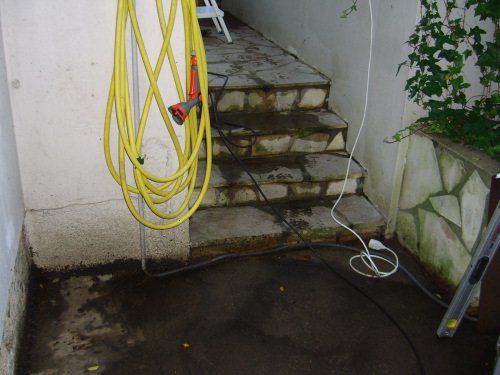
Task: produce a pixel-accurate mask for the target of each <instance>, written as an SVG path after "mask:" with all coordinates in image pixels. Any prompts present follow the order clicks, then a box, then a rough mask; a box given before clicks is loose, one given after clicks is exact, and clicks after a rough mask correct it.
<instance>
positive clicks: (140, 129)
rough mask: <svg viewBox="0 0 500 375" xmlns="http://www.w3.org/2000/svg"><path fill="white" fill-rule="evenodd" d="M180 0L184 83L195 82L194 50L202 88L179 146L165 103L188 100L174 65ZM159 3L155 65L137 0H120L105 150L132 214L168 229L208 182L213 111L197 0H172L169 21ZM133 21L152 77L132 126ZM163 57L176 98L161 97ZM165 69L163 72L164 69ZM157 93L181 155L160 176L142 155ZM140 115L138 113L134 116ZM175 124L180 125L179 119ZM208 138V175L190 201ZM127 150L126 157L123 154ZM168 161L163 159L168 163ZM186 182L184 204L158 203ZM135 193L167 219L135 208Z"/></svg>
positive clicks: (189, 209)
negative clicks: (114, 143)
mask: <svg viewBox="0 0 500 375" xmlns="http://www.w3.org/2000/svg"><path fill="white" fill-rule="evenodd" d="M178 1H180V3H181V5H182V13H183V20H184V35H185V61H186V77H185V85H184V87H185V88H186V89H187V88H189V87H190V86H191V75H190V70H191V66H190V64H191V55H192V54H195V55H196V58H197V64H198V66H197V69H198V77H199V79H198V81H199V82H198V83H199V88H200V91H201V98H202V99H203V100H202V101H201V111H200V116H199V119H198V118H197V115H196V111H195V110H193V111H192V112H191V115H188V116H187V118H186V120H185V122H184V125H182V126H184V134H185V142H184V147H181V145H180V142H179V140H178V138H177V136H176V134H175V131H174V128H173V125H172V122H171V119H170V117H169V114H168V111H167V108H166V106H168V105H169V104H173V103H177V102H184V101H185V100H186V94H185V93H184V90H183V87H182V84H181V80H180V78H179V74H178V71H177V68H176V64H175V59H174V54H173V51H172V47H171V44H170V39H171V36H172V31H173V27H174V21H175V15H176V10H177V5H178ZM156 8H157V12H158V20H159V23H160V27H161V31H162V35H163V44H162V46H161V50H160V53H159V56H158V60H157V62H156V65H155V67H154V68H153V67H152V65H151V63H150V60H149V57H148V54H147V51H146V48H145V46H144V41H143V39H142V36H141V32H140V28H139V24H138V20H137V17H136V12H135V8H134V4H133V0H118V10H117V16H116V36H115V51H114V70H113V76H112V79H111V87H110V90H109V97H108V103H107V108H106V119H105V127H104V152H105V156H106V163H107V165H108V168H109V171H110V172H111V175H112V176H113V178H114V179H115V181H116V182H117V183H118V184H120V185H121V188H122V192H123V196H124V198H125V202H126V204H127V207H128V208H129V210H130V212H131V213H132V215H133V216H134V217H135V218H136V219H137V220H138V221H139V222H141V223H142V224H144V225H146V226H148V227H150V228H153V229H168V228H173V227H175V226H177V225H179V224H181V223H183V222H184V221H186V220H187V219H188V218H189V217H190V216H191V215H192V214H193V213H194V212H195V211H196V209H197V208H198V207H199V205H200V203H201V201H202V199H203V197H204V195H205V193H206V191H207V188H208V182H209V178H210V170H211V164H212V143H211V133H210V117H209V108H208V103H207V100H206V99H207V98H208V80H207V66H206V58H205V49H204V46H203V40H202V38H201V32H200V28H199V24H198V19H197V16H196V6H195V4H194V0H171V6H170V13H169V17H168V22H167V21H166V20H165V15H164V11H163V4H162V0H156ZM128 21H130V24H131V26H132V29H133V32H134V35H135V39H136V40H137V47H138V49H139V52H140V56H141V58H142V61H143V63H144V68H145V71H146V73H147V76H148V78H149V89H148V92H147V96H146V99H145V102H144V105H143V107H142V112H141V115H140V121H139V124H138V126H137V124H136V127H135V128H134V121H133V118H132V113H133V111H132V105H131V100H130V93H131V90H130V88H129V73H128V68H127V48H126V44H125V41H126V29H127V22H128ZM165 57H167V58H168V61H169V63H170V70H171V74H172V77H173V80H174V82H175V86H176V90H177V95H178V98H173V99H172V98H169V99H168V103H165V101H164V100H163V98H162V95H161V92H160V88H159V87H158V77H159V75H160V72H161V70H162V67H163V63H164V61H165ZM163 74H165V73H163ZM153 98H154V99H155V101H156V103H157V105H158V108H159V110H160V113H161V116H162V119H163V122H164V125H165V136H166V137H169V138H170V139H171V140H172V143H173V145H174V148H175V153H176V157H177V164H178V165H177V170H176V171H175V172H174V173H173V174H172V175H170V176H157V175H155V174H153V173H151V172H149V171H148V170H147V169H146V168H145V166H144V160H143V158H142V156H141V155H142V154H141V147H142V140H143V135H144V132H145V129H146V126H147V119H148V114H149V111H150V108H151V104H152V101H153ZM113 110H114V112H115V117H116V122H117V125H118V133H119V137H118V144H119V145H118V170H117V169H116V168H115V165H114V163H113V160H112V157H111V152H110V127H111V121H112V117H113V116H112V115H113ZM136 118H137V117H136ZM174 126H179V125H177V124H175V125H174ZM203 138H205V140H206V155H207V156H206V159H207V160H206V170H205V178H204V181H203V184H202V187H201V191H200V193H199V195H198V197H197V198H196V200H195V201H194V202H193V203H192V205H191V207H188V206H189V203H190V202H191V201H192V196H193V193H194V190H195V183H196V176H197V168H198V153H199V150H200V145H201V143H202V141H203ZM125 156H126V157H125ZM166 162H167V161H166V160H165V163H166ZM127 163H130V164H131V165H132V169H133V177H134V182H135V186H131V185H130V184H129V183H128V182H127V175H126V164H127ZM186 188H187V193H186V196H185V198H184V200H183V202H182V204H181V205H180V206H179V207H177V209H175V210H173V212H163V211H162V210H160V208H159V207H158V205H159V204H162V203H165V202H167V201H169V200H170V199H171V198H172V197H174V196H175V195H177V194H179V193H181V192H183V191H184V190H185V189H186ZM131 193H132V194H136V195H137V194H139V195H140V196H141V197H142V198H141V197H138V199H143V200H144V202H145V203H146V205H147V206H148V208H149V209H150V210H151V211H152V212H153V213H154V214H155V215H157V216H158V217H160V218H162V219H164V222H163V223H161V224H156V223H152V222H151V221H149V220H147V219H145V218H144V217H143V215H141V213H140V212H139V211H140V210H138V209H136V207H135V206H134V203H133V201H132V198H131Z"/></svg>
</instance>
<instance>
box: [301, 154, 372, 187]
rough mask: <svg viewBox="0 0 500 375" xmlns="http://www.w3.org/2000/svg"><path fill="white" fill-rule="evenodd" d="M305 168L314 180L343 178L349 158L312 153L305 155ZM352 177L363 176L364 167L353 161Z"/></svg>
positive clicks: (350, 175) (351, 167)
mask: <svg viewBox="0 0 500 375" xmlns="http://www.w3.org/2000/svg"><path fill="white" fill-rule="evenodd" d="M305 159H306V162H305V165H304V167H305V170H306V172H307V173H308V174H309V175H310V176H311V179H312V180H316V181H318V180H335V179H336V180H343V179H344V178H345V172H346V169H347V164H348V161H349V159H348V158H344V157H341V156H336V155H327V154H311V155H306V156H305ZM349 177H350V178H359V177H363V169H362V168H361V167H360V166H359V165H358V164H356V163H354V162H352V163H351V166H350V170H349Z"/></svg>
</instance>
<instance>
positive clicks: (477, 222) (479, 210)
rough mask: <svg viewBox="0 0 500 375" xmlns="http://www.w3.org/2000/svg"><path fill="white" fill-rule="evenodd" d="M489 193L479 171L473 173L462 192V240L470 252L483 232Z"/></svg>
mask: <svg viewBox="0 0 500 375" xmlns="http://www.w3.org/2000/svg"><path fill="white" fill-rule="evenodd" d="M488 193H489V189H488V188H487V187H486V186H485V185H484V183H483V180H482V179H481V177H480V176H479V173H477V171H474V172H473V173H472V175H471V176H470V178H469V179H468V181H467V182H466V183H465V185H464V187H463V188H462V190H460V194H459V196H460V207H461V214H462V239H463V241H464V243H465V245H466V246H467V248H468V249H469V250H472V248H473V247H474V244H475V243H476V241H477V237H478V235H479V232H480V230H481V227H482V223H483V218H484V213H485V207H486V197H487V196H488Z"/></svg>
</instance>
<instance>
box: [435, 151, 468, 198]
mask: <svg viewBox="0 0 500 375" xmlns="http://www.w3.org/2000/svg"><path fill="white" fill-rule="evenodd" d="M438 159H439V166H440V168H441V175H442V176H443V185H444V188H445V190H446V192H448V193H449V192H450V191H452V190H453V189H454V188H455V187H456V186H457V185H458V184H460V182H462V180H463V179H464V178H465V177H466V173H465V167H464V162H463V161H462V160H458V159H455V158H453V157H451V156H450V155H449V154H448V153H447V152H445V151H441V152H440V153H439V156H438Z"/></svg>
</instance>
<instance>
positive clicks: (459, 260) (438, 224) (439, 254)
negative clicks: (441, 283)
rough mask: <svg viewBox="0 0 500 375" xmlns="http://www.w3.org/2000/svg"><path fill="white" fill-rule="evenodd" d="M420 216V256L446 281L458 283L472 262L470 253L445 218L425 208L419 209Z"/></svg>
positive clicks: (453, 283)
mask: <svg viewBox="0 0 500 375" xmlns="http://www.w3.org/2000/svg"><path fill="white" fill-rule="evenodd" d="M418 218H419V222H420V232H419V238H420V247H419V250H418V255H419V257H420V258H421V260H422V261H423V262H424V263H425V264H427V265H428V266H430V267H432V268H434V270H435V271H436V272H437V273H438V274H439V275H440V276H441V277H442V278H443V279H444V280H445V281H446V282H448V283H450V284H451V285H455V286H456V285H458V284H459V283H460V280H461V278H462V275H463V274H464V272H465V269H466V267H467V265H468V264H469V262H470V258H471V257H470V254H469V253H468V252H467V250H466V249H465V248H464V247H463V245H462V243H461V242H460V239H459V238H458V237H457V236H456V234H455V233H454V232H453V230H452V229H451V228H450V226H449V225H448V224H447V223H446V221H445V220H444V219H443V218H441V217H439V216H438V215H436V214H435V213H432V212H429V211H426V210H423V209H418ZM430 233H432V235H429V234H430Z"/></svg>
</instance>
